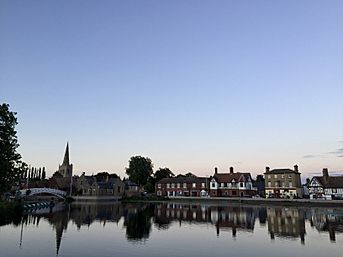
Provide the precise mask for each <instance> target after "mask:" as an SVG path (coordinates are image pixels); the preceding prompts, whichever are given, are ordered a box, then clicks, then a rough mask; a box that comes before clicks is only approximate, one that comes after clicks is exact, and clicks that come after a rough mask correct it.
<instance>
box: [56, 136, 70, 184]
mask: <svg viewBox="0 0 343 257" xmlns="http://www.w3.org/2000/svg"><path fill="white" fill-rule="evenodd" d="M58 172H59V173H60V174H61V175H62V176H63V177H64V178H65V177H71V176H72V175H73V164H70V163H69V143H68V142H67V147H66V151H65V154H64V159H63V162H62V164H61V165H59V166H58Z"/></svg>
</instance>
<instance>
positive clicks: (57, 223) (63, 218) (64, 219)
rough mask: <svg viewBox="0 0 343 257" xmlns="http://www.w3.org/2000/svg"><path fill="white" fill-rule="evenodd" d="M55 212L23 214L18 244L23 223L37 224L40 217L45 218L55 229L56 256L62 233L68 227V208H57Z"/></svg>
mask: <svg viewBox="0 0 343 257" xmlns="http://www.w3.org/2000/svg"><path fill="white" fill-rule="evenodd" d="M58 210H59V211H57V212H52V209H51V212H49V213H45V214H29V215H26V216H23V219H22V231H21V238H20V245H21V244H22V240H23V238H22V237H23V233H24V232H23V225H24V224H25V226H27V225H28V224H33V225H36V226H39V222H40V220H41V218H43V219H46V220H47V221H48V222H49V223H50V224H51V225H52V228H53V229H55V231H56V256H57V255H58V252H59V249H60V247H61V242H62V235H63V232H65V231H66V230H67V227H68V221H69V218H68V210H64V209H63V210H62V211H61V209H60V208H59V209H58Z"/></svg>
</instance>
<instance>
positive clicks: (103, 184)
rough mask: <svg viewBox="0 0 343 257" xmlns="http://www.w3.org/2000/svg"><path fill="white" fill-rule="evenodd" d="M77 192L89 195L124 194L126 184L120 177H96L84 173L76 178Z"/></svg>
mask: <svg viewBox="0 0 343 257" xmlns="http://www.w3.org/2000/svg"><path fill="white" fill-rule="evenodd" d="M75 185H76V190H77V193H78V194H80V195H87V196H123V195H124V190H125V184H124V182H122V181H121V180H120V179H119V178H110V177H109V176H107V177H105V178H100V177H99V178H98V179H97V178H96V177H95V176H86V175H85V174H84V173H83V174H82V175H81V176H80V177H79V178H78V179H76V180H75Z"/></svg>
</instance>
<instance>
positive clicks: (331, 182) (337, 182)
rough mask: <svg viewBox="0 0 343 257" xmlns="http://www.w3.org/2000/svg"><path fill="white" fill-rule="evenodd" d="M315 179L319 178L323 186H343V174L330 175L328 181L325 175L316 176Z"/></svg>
mask: <svg viewBox="0 0 343 257" xmlns="http://www.w3.org/2000/svg"><path fill="white" fill-rule="evenodd" d="M313 179H317V180H318V181H319V183H320V184H322V186H323V187H325V188H343V176H339V177H333V176H329V177H328V181H327V182H326V183H325V182H324V177H323V176H314V177H313Z"/></svg>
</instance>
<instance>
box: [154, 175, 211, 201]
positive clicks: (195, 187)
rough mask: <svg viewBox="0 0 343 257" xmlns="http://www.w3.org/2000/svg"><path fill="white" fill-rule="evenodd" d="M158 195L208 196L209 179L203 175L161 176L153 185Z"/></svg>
mask: <svg viewBox="0 0 343 257" xmlns="http://www.w3.org/2000/svg"><path fill="white" fill-rule="evenodd" d="M155 192H156V194H157V195H158V196H202V197H205V196H208V192H209V179H208V178H205V177H175V178H163V179H161V180H160V181H158V182H157V183H156V185H155Z"/></svg>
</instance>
